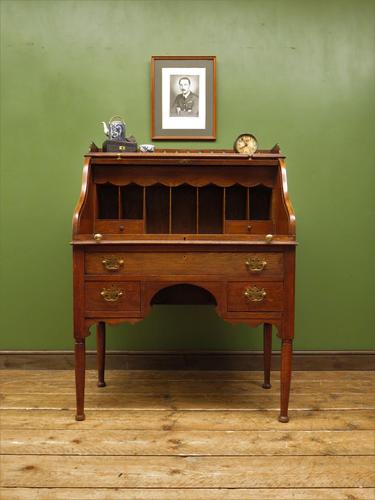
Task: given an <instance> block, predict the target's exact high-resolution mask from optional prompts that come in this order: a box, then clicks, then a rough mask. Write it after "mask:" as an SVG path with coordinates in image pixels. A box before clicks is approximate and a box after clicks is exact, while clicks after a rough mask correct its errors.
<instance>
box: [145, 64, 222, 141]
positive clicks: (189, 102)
mask: <svg viewBox="0 0 375 500" xmlns="http://www.w3.org/2000/svg"><path fill="white" fill-rule="evenodd" d="M151 137H152V139H153V140H158V139H159V140H168V139H170V140H199V141H202V140H207V141H214V140H215V139H216V57H215V56H152V58H151Z"/></svg>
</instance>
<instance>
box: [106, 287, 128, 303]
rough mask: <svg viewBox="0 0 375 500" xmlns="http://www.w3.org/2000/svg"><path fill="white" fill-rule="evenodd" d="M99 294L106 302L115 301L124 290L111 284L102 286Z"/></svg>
mask: <svg viewBox="0 0 375 500" xmlns="http://www.w3.org/2000/svg"><path fill="white" fill-rule="evenodd" d="M100 295H101V296H102V297H103V299H104V300H106V301H107V302H117V301H118V300H119V298H120V297H122V296H123V295H124V292H123V291H122V290H121V289H120V288H117V287H115V286H111V287H110V288H103V290H102V291H101V292H100Z"/></svg>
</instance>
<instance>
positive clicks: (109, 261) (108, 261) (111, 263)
mask: <svg viewBox="0 0 375 500" xmlns="http://www.w3.org/2000/svg"><path fill="white" fill-rule="evenodd" d="M102 264H103V266H104V267H105V268H106V269H107V270H108V271H118V270H119V269H120V267H121V266H122V265H123V264H124V259H119V258H118V257H114V256H112V255H111V256H110V257H106V258H105V259H103V260H102Z"/></svg>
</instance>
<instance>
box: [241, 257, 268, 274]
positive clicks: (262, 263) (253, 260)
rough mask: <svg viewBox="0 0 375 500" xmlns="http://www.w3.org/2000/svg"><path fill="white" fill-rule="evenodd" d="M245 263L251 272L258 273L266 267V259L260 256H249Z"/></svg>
mask: <svg viewBox="0 0 375 500" xmlns="http://www.w3.org/2000/svg"><path fill="white" fill-rule="evenodd" d="M245 265H246V266H247V268H248V269H249V271H251V272H252V273H260V272H261V271H263V269H264V268H265V267H266V265H267V261H266V260H263V259H261V258H260V257H250V259H248V260H247V261H246V262H245Z"/></svg>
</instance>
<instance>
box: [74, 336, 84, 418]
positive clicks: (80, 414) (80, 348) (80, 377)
mask: <svg viewBox="0 0 375 500" xmlns="http://www.w3.org/2000/svg"><path fill="white" fill-rule="evenodd" d="M85 343H86V342H85V339H79V340H76V341H75V349H74V350H75V374H76V400H77V413H76V420H85V413H84V404H85V403H84V401H85V364H86V363H85V361H86V345H85Z"/></svg>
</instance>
